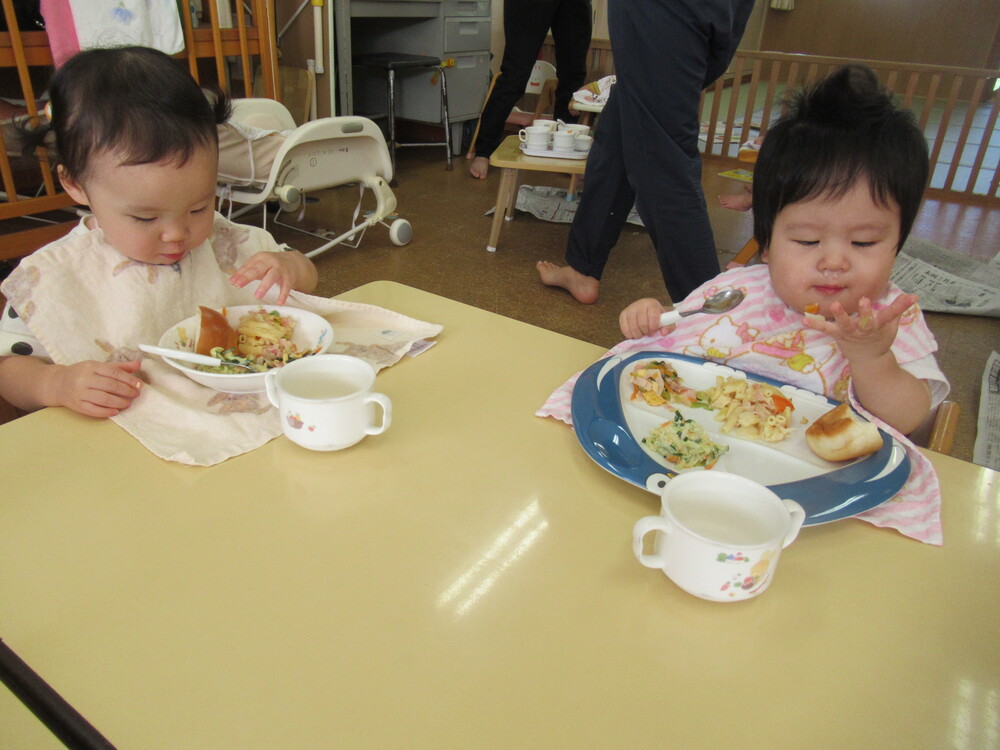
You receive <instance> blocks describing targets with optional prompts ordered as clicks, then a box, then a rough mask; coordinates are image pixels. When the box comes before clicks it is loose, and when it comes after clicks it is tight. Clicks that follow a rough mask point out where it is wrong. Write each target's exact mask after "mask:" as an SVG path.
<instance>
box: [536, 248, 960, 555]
mask: <svg viewBox="0 0 1000 750" xmlns="http://www.w3.org/2000/svg"><path fill="white" fill-rule="evenodd" d="M730 288H736V289H742V290H744V292H745V293H746V299H745V300H744V301H743V302H742V303H741V304H740V306H739V307H737V308H736V310H735V311H733V313H732V314H726V315H692V316H690V317H687V318H682V319H681V322H680V323H678V324H677V327H676V328H675V330H674V331H673V332H671V333H670V334H669V335H667V336H647V337H645V338H641V339H632V340H628V341H623V342H622V343H620V344H618V345H617V346H615V347H614V348H613V349H610V350H609V351H608V352H607V353H606V354H605V355H604V356H605V357H608V356H612V355H616V354H626V353H630V352H636V351H646V350H650V351H669V352H675V353H679V354H688V355H691V356H695V357H701V358H703V359H710V360H714V361H716V362H720V363H723V364H727V365H731V366H733V367H736V368H738V369H741V370H745V371H747V372H752V373H755V374H757V375H765V376H767V377H771V378H774V379H776V380H780V381H782V382H784V383H790V384H791V385H794V386H797V387H799V388H805V389H807V390H810V391H813V392H814V393H822V394H824V395H825V396H827V397H829V398H833V399H836V400H838V401H848V402H850V404H851V405H852V406H853V407H854V408H855V409H857V411H858V412H859V413H860V414H862V415H863V416H865V417H866V418H868V419H870V420H871V421H873V422H875V423H876V424H878V425H879V427H881V428H882V429H883V430H885V431H886V432H887V433H889V434H890V435H892V436H893V437H895V438H896V439H897V440H898V441H899V442H900V444H901V445H902V446H903V447H904V449H905V450H906V454H907V456H909V458H910V461H911V467H912V468H911V471H910V478H909V479H908V480H907V482H906V485H905V486H904V487H903V489H902V490H900V492H899V494H897V495H896V496H895V497H894V498H892V499H891V500H890V501H889V502H887V503H883V504H882V505H880V506H879V507H877V508H873V509H872V510H869V511H866V512H864V513H862V514H860V515H859V516H858V518H861V519H863V520H865V521H868V522H869V523H872V524H874V525H876V526H882V527H889V528H893V529H896V530H897V531H899V532H900V533H902V534H905V535H906V536H909V537H912V538H913V539H918V540H920V541H922V542H927V543H928V544H935V545H941V544H943V535H942V530H941V513H940V511H941V488H940V486H939V484H938V479H937V474H936V473H935V471H934V467H933V466H931V463H930V461H928V460H927V458H926V457H925V456H924V455H923V454H922V453H921V452H920V451H919V450H918V449H917V448H916V446H914V445H913V443H912V442H910V440H909V439H907V438H906V436H905V435H902V434H900V433H899V432H898V431H897V430H895V429H893V428H892V427H890V426H889V425H887V424H885V423H884V422H882V421H881V420H880V419H878V418H876V417H875V416H873V415H872V414H870V413H869V412H868V411H866V410H865V409H864V408H863V407H862V406H861V405H860V404H859V403H858V402H857V399H856V398H855V396H854V390H853V388H852V387H851V379H850V367H849V365H848V362H847V359H846V357H844V355H843V354H842V353H841V352H840V349H839V347H838V346H837V344H836V342H835V341H834V340H833V339H831V338H830V337H829V336H827V335H826V334H823V333H820V332H819V331H813V330H811V329H808V328H804V327H803V326H802V314H801V313H798V312H795V311H794V310H792V309H791V308H789V307H788V306H787V305H785V304H784V303H783V302H782V301H781V300H780V299H778V296H777V295H776V294H775V292H774V289H773V288H772V286H771V281H770V276H769V274H768V269H767V266H766V265H755V266H746V267H740V268H734V269H732V270H729V271H725V272H724V273H722V274H720V275H719V276H717V277H715V278H714V279H712V281H710V282H708V283H706V284H704V285H702V286H701V287H699V288H698V289H696V290H695V291H694V292H692V293H691V294H690V295H689V296H688V297H687V299H685V300H684V301H683V302H681V303H680V304H679V305H677V308H678V309H680V310H693V309H697V308H699V307H701V305H702V302H703V300H705V299H706V298H708V297H710V296H711V295H712V294H714V293H715V292H717V291H719V290H721V289H730ZM901 293H902V291H901V290H900V289H899V288H898V287H896V286H895V285H893V284H890V286H889V289H887V290H886V293H885V294H884V295H883V296H882V297H881V298H879V299H878V300H876V301H875V302H874V304H873V307H874V308H875V309H876V310H877V309H881V308H883V307H885V306H887V305H888V304H889V302H890V301H891V300H893V299H895V298H896V297H897V296H898V295H899V294H901ZM892 351H893V353H894V354H895V356H896V359H897V361H898V362H899V363H900V365H902V366H904V367H905V366H906V364H907V363H911V362H914V361H916V360H918V359H921V358H922V357H926V356H927V355H930V354H933V353H934V352H935V351H937V342H935V340H934V336H933V334H932V333H931V332H930V329H929V328H928V327H927V324H926V322H925V321H924V317H923V315H922V314H921V312H920V310H919V308H918V307H917V306H916V305H914V306H913V307H912V308H910V310H908V311H907V312H906V313H904V315H903V317H902V319H901V320H900V324H899V330H898V333H897V335H896V340H895V342H894V343H893V346H892ZM579 375H580V373H577V374H576V375H574V376H573V377H571V378H570V379H569V380H567V381H566V382H565V383H564V384H563V385H561V386H560V387H559V388H557V389H556V390H555V391H554V392H553V393H552V394H551V395H550V396H549V398H548V400H547V401H546V402H545V404H544V405H543V406H542V407H541V409H539V410H538V411H537V412H536V415H537V416H539V417H555V418H556V419H561V420H562V421H564V422H566V424H572V419H571V416H570V404H571V400H572V395H573V386H574V384H575V383H576V379H577V378H578V377H579Z"/></svg>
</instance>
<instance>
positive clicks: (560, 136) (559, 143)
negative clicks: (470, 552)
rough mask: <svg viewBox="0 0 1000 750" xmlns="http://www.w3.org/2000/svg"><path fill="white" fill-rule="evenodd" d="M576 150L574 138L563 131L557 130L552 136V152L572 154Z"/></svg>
mask: <svg viewBox="0 0 1000 750" xmlns="http://www.w3.org/2000/svg"><path fill="white" fill-rule="evenodd" d="M575 149H576V136H575V135H573V134H572V133H569V132H567V131H565V130H557V131H556V132H555V133H553V134H552V150H553V151H559V152H561V153H564V154H569V153H572V152H573V151H574V150H575Z"/></svg>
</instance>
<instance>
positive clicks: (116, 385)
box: [46, 360, 142, 417]
mask: <svg viewBox="0 0 1000 750" xmlns="http://www.w3.org/2000/svg"><path fill="white" fill-rule="evenodd" d="M141 366H142V362H141V361H135V362H96V361H93V360H88V361H86V362H77V363H76V364H72V365H67V366H65V367H61V366H58V365H56V366H52V367H48V368H46V374H47V375H50V376H51V378H52V380H51V383H50V385H51V388H52V399H51V403H55V404H59V405H60V406H65V407H67V408H69V409H72V410H73V411H75V412H78V413H80V414H85V415H87V416H88V417H113V416H115V415H117V414H118V413H119V412H121V411H124V410H125V409H127V408H128V407H129V406H131V405H132V401H134V400H135V398H136V397H137V396H138V395H139V393H140V392H141V390H142V381H141V380H140V379H139V378H137V377H136V376H135V373H136V372H138V371H139V369H140V367H141Z"/></svg>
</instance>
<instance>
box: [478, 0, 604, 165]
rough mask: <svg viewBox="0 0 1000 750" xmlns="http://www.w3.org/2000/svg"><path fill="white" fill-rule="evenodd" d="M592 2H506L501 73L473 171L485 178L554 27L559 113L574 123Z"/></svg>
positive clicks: (483, 122) (485, 115) (481, 121)
mask: <svg viewBox="0 0 1000 750" xmlns="http://www.w3.org/2000/svg"><path fill="white" fill-rule="evenodd" d="M590 3H591V0H504V10H503V30H504V35H505V37H506V40H505V41H504V50H503V60H502V61H501V63H500V73H499V75H498V76H497V80H496V83H495V84H494V85H493V90H492V92H491V93H490V98H489V99H488V100H487V102H486V105H485V106H484V107H483V112H482V114H481V115H480V118H479V135H478V136H477V137H476V142H475V144H474V150H475V158H474V160H473V163H472V166H471V167H470V170H469V171H470V173H471V174H472V176H473V177H478V178H480V179H485V177H486V172H487V171H488V169H489V158H490V154H492V153H493V152H494V151H495V150H496V148H497V146H499V145H500V141H501V140H503V128H504V123H505V122H506V121H507V116H508V115H509V114H510V112H511V110H512V109H513V108H514V104H515V103H516V102H517V100H518V99H520V98H521V97H522V96H523V95H524V89H525V87H526V86H527V85H528V78H529V77H530V76H531V69H532V67H533V66H534V64H535V60H537V59H538V50H540V49H541V47H542V43H543V42H544V41H545V35H546V34H548V33H549V29H552V41H553V43H554V44H555V53H556V75H557V76H558V78H559V84H558V86H557V87H556V95H555V116H556V117H557V118H558V119H561V120H563V121H566V122H575V118H573V116H572V115H571V114H570V111H569V102H570V99H571V98H572V97H573V92H574V91H576V90H577V89H579V88H580V86H582V85H583V82H584V77H585V76H586V75H587V49H588V48H589V47H590V33H591V23H592V19H591V8H590Z"/></svg>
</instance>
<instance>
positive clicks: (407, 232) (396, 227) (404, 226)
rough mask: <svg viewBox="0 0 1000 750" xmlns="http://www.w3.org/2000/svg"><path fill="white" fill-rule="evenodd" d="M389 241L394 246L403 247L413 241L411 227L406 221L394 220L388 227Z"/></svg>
mask: <svg viewBox="0 0 1000 750" xmlns="http://www.w3.org/2000/svg"><path fill="white" fill-rule="evenodd" d="M389 239H390V240H392V244H394V245H405V244H406V243H408V242H409V241H410V240H411V239H413V226H412V225H411V224H410V222H408V221H407V220H406V219H396V220H395V221H394V222H392V224H390V225H389Z"/></svg>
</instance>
